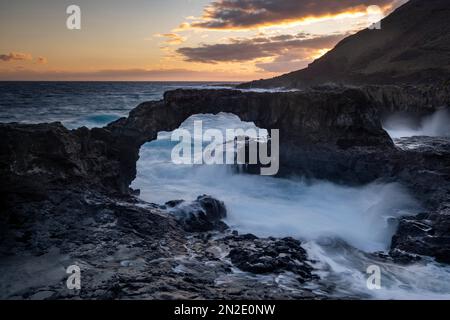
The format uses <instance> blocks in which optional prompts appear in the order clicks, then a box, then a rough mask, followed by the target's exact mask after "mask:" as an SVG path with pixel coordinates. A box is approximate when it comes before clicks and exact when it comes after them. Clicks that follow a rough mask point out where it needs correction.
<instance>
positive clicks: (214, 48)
mask: <svg viewBox="0 0 450 320" xmlns="http://www.w3.org/2000/svg"><path fill="white" fill-rule="evenodd" d="M344 37H345V35H343V34H337V35H336V34H334V35H324V36H311V35H306V34H304V33H299V34H296V35H277V36H271V37H264V36H263V37H261V36H260V37H256V38H245V39H239V38H234V39H230V41H229V42H228V43H223V44H205V45H202V46H199V47H184V48H179V49H178V50H177V53H179V54H181V55H182V56H184V58H185V60H186V61H189V62H203V63H218V62H243V61H253V60H256V59H260V58H270V57H278V56H281V55H287V54H289V52H291V54H292V52H295V53H296V54H297V56H298V53H299V52H300V53H302V56H301V59H305V58H306V56H305V55H307V54H311V52H313V51H317V50H320V49H324V48H332V47H334V46H335V45H336V43H337V42H339V41H340V40H342V39H343V38H344ZM305 53H306V54H305ZM280 59H281V58H280ZM291 60H292V59H291Z"/></svg>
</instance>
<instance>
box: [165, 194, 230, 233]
mask: <svg viewBox="0 0 450 320" xmlns="http://www.w3.org/2000/svg"><path fill="white" fill-rule="evenodd" d="M166 207H167V208H169V209H170V212H171V213H173V214H174V215H175V217H176V219H177V220H178V221H179V222H180V223H181V225H182V226H183V229H184V230H186V231H187V232H207V231H213V230H219V231H224V230H226V229H227V228H228V227H227V225H226V224H225V223H223V222H222V220H223V219H225V218H226V216H227V209H226V207H225V204H224V203H223V202H222V201H219V200H216V199H214V198H212V197H210V196H207V195H203V196H200V197H198V198H197V200H195V201H194V202H192V203H189V204H186V203H185V202H184V201H179V200H176V201H170V202H168V203H166Z"/></svg>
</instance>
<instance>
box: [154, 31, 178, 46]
mask: <svg viewBox="0 0 450 320" xmlns="http://www.w3.org/2000/svg"><path fill="white" fill-rule="evenodd" d="M155 36H156V37H160V38H166V40H165V41H164V42H165V43H166V44H170V45H177V44H181V43H183V42H185V41H186V38H185V37H182V36H180V35H179V34H176V33H162V34H161V33H159V34H156V35H155Z"/></svg>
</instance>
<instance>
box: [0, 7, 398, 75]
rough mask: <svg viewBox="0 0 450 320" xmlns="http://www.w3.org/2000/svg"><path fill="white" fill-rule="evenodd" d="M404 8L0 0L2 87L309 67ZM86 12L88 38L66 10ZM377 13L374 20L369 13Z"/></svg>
mask: <svg viewBox="0 0 450 320" xmlns="http://www.w3.org/2000/svg"><path fill="white" fill-rule="evenodd" d="M405 2H406V1H405V0H360V1H356V0H339V1H338V0H127V1H123V0H38V1H36V0H0V30H1V31H0V80H152V81H154V80H162V81H174V80H177V81H200V80H210V81H244V80H252V79H260V78H267V77H272V76H276V75H279V74H282V73H285V72H288V71H293V70H297V69H302V68H304V67H306V66H307V65H308V64H309V63H310V62H312V61H313V60H314V59H315V58H318V57H320V56H321V55H323V54H324V53H326V52H327V51H328V50H330V49H332V48H333V47H334V45H335V44H336V43H337V42H338V41H340V40H341V39H342V38H344V37H345V36H346V35H348V34H351V33H354V32H355V31H358V30H361V29H363V28H367V27H368V26H369V25H370V21H371V19H373V15H376V12H375V11H373V10H370V9H373V7H370V8H369V10H367V8H368V7H369V6H373V5H378V6H379V7H380V8H381V9H382V10H383V14H384V15H385V14H388V13H389V12H390V11H391V10H393V9H394V8H395V7H397V6H399V5H400V4H403V3H405ZM72 4H74V5H78V6H79V7H80V8H81V30H69V29H67V27H66V20H67V18H68V16H69V15H68V14H66V8H67V7H68V6H69V5H72ZM370 13H372V15H370Z"/></svg>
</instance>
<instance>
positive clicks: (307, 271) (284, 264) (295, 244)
mask: <svg viewBox="0 0 450 320" xmlns="http://www.w3.org/2000/svg"><path fill="white" fill-rule="evenodd" d="M227 240H228V241H229V242H232V244H231V245H230V246H231V247H232V249H231V251H230V253H229V255H228V257H229V258H230V260H231V262H232V263H233V264H234V265H235V266H236V267H238V268H239V269H241V270H243V271H247V272H251V273H256V274H269V273H283V272H292V273H294V274H295V275H297V276H298V279H299V281H301V282H305V281H308V280H311V279H313V278H314V277H313V275H312V274H311V272H312V270H313V268H312V267H311V266H310V264H309V263H308V257H307V253H306V251H305V249H303V248H302V246H301V242H300V241H298V240H295V239H293V238H284V239H274V238H267V239H264V238H263V239H259V238H256V237H254V236H252V235H247V236H237V237H229V238H227Z"/></svg>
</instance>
